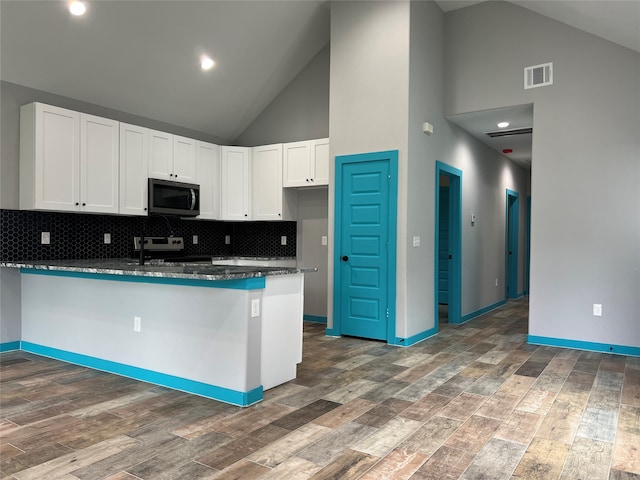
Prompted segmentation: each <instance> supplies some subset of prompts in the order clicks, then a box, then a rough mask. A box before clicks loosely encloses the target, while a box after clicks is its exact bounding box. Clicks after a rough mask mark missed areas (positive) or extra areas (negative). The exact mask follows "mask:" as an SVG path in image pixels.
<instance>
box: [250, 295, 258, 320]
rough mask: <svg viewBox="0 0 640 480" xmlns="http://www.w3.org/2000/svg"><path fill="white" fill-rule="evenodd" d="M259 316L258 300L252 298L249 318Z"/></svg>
mask: <svg viewBox="0 0 640 480" xmlns="http://www.w3.org/2000/svg"><path fill="white" fill-rule="evenodd" d="M259 316H260V299H259V298H254V299H253V300H251V318H255V317H259Z"/></svg>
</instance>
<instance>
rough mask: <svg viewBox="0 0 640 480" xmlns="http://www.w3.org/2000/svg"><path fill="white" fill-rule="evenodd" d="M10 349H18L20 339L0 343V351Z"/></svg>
mask: <svg viewBox="0 0 640 480" xmlns="http://www.w3.org/2000/svg"><path fill="white" fill-rule="evenodd" d="M12 350H20V340H16V341H15V342H4V343H0V352H10V351H12Z"/></svg>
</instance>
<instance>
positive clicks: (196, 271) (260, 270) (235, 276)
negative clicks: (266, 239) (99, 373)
mask: <svg viewBox="0 0 640 480" xmlns="http://www.w3.org/2000/svg"><path fill="white" fill-rule="evenodd" d="M78 262H81V263H82V264H81V265H77V264H76V265H74V263H78ZM98 262H101V263H103V265H95V264H93V265H92V264H91V263H92V260H91V259H88V260H81V261H78V260H76V261H74V260H69V261H65V260H56V261H46V260H37V261H0V267H5V268H19V269H22V268H24V269H34V270H48V271H54V272H56V271H57V272H73V273H83V274H88V275H91V274H96V275H98V274H101V275H119V276H132V277H152V278H175V279H183V280H208V281H224V280H242V279H247V278H260V277H267V276H272V275H292V274H297V273H308V272H313V271H316V270H317V269H314V268H297V267H262V266H243V267H239V266H234V265H228V266H227V265H225V266H215V265H203V266H182V267H180V266H175V267H172V266H157V265H144V266H139V265H123V264H122V262H120V264H118V262H117V261H115V260H114V261H113V262H109V261H105V260H98V261H96V263H98Z"/></svg>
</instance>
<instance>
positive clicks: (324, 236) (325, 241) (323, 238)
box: [322, 235, 327, 247]
mask: <svg viewBox="0 0 640 480" xmlns="http://www.w3.org/2000/svg"><path fill="white" fill-rule="evenodd" d="M322 245H323V246H325V247H326V246H327V236H326V235H322Z"/></svg>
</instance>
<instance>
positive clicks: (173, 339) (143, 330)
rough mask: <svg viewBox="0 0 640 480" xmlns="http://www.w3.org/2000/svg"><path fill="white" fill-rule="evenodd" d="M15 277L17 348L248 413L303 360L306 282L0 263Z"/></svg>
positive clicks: (97, 264) (77, 264)
mask: <svg viewBox="0 0 640 480" xmlns="http://www.w3.org/2000/svg"><path fill="white" fill-rule="evenodd" d="M0 267H4V268H18V269H20V273H21V292H22V293H21V295H22V299H21V308H22V337H21V341H20V348H21V349H22V350H25V351H29V352H32V353H36V354H40V355H44V356H49V357H53V358H57V359H60V360H64V361H68V362H71V363H76V364H80V365H85V366H88V367H91V368H96V369H100V370H105V371H109V372H112V373H117V374H121V375H124V376H128V377H131V378H136V379H139V380H143V381H148V382H150V383H155V384H159V385H163V386H167V387H170V388H175V389H178V390H183V391H187V392H190V393H194V394H198V395H202V396H206V397H209V398H213V399H216V400H220V401H224V402H227V403H232V404H235V405H241V406H246V405H250V404H253V403H256V402H258V401H260V400H261V399H262V395H263V390H266V389H269V388H272V387H274V386H276V385H279V384H281V383H284V382H287V381H289V380H292V379H294V378H295V376H296V365H297V364H298V363H300V361H301V360H302V305H303V283H304V273H303V270H302V269H299V268H296V267H287V266H273V267H265V266H242V265H213V264H210V263H209V264H202V263H194V264H188V263H184V264H180V263H164V264H155V265H153V264H152V265H143V266H141V265H138V264H137V262H135V261H131V260H130V259H105V260H93V259H92V260H67V261H28V262H2V263H0Z"/></svg>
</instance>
